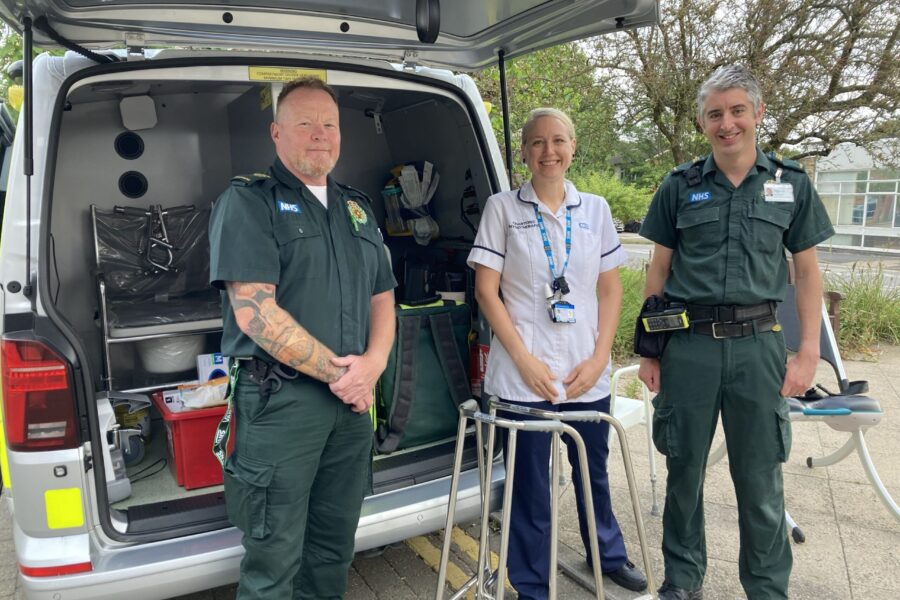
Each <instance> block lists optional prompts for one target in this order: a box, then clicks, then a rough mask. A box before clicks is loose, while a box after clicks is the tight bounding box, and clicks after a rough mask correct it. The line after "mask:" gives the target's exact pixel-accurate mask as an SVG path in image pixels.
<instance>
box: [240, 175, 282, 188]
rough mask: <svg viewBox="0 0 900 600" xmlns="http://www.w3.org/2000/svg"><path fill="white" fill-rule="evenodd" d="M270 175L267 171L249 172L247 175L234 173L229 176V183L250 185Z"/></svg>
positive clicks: (243, 185) (242, 185)
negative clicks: (232, 175)
mask: <svg viewBox="0 0 900 600" xmlns="http://www.w3.org/2000/svg"><path fill="white" fill-rule="evenodd" d="M271 178H272V176H271V175H269V174H268V173H250V174H248V175H235V176H234V177H232V178H231V184H232V185H237V186H241V187H247V186H251V185H253V184H254V183H259V182H261V181H268V180H269V179H271Z"/></svg>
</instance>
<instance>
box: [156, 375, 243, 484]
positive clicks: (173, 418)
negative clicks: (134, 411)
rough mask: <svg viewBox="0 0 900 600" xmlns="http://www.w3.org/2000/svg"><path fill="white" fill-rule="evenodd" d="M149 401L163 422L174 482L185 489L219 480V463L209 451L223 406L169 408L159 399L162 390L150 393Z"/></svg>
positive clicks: (214, 482) (220, 480)
mask: <svg viewBox="0 0 900 600" xmlns="http://www.w3.org/2000/svg"><path fill="white" fill-rule="evenodd" d="M152 398H153V403H154V404H155V405H156V408H157V409H159V412H160V413H162V417H163V420H164V421H165V423H166V438H167V440H168V446H169V468H170V469H172V474H173V475H175V480H176V481H177V482H178V485H180V486H183V487H184V489H186V490H193V489H196V488H202V487H209V486H211V485H219V484H221V483H222V465H220V464H219V461H218V460H216V457H215V455H214V454H213V451H212V443H213V436H214V435H215V433H216V427H217V426H218V425H219V421H221V420H222V415H224V414H225V406H224V405H223V406H215V407H213V408H199V409H188V410H184V411H181V412H172V411H171V410H169V407H168V406H166V404H165V403H164V402H163V400H162V392H155V393H154V394H153V395H152Z"/></svg>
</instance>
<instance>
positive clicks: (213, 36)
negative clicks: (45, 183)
mask: <svg viewBox="0 0 900 600" xmlns="http://www.w3.org/2000/svg"><path fill="white" fill-rule="evenodd" d="M228 4H229V3H222V2H220V1H213V0H193V1H184V0H25V1H24V2H23V1H22V0H0V18H2V19H3V20H4V21H6V22H7V23H9V24H10V26H12V27H13V28H14V29H16V30H17V31H20V32H21V29H22V26H21V21H22V19H23V18H24V17H25V16H30V17H32V18H33V19H37V18H38V17H46V19H47V21H48V23H49V24H50V25H51V26H52V27H53V28H54V29H55V30H56V31H57V32H58V33H59V34H60V35H62V37H64V38H66V39H67V40H70V41H72V42H75V43H77V44H80V45H83V46H88V47H122V46H127V47H151V46H156V47H159V46H164V47H173V46H174V47H203V48H210V47H213V48H234V49H237V48H255V49H260V48H266V49H275V48H279V49H291V50H294V51H296V50H298V49H302V50H304V51H305V50H309V51H313V52H317V53H325V54H331V55H342V56H357V57H359V56H364V57H370V58H371V57H375V58H382V59H386V60H389V61H392V62H413V63H421V64H427V65H430V66H440V67H447V68H451V69H455V70H463V71H466V70H475V69H481V68H484V67H487V66H490V65H492V64H494V63H495V62H496V60H497V52H498V50H503V52H504V55H505V56H506V57H507V58H513V57H515V56H518V55H521V54H525V53H528V52H531V51H533V50H538V49H540V48H544V47H547V46H552V45H555V44H559V43H563V42H568V41H572V40H576V39H582V38H585V37H590V36H594V35H599V34H603V33H607V32H610V31H615V30H617V29H628V28H633V27H641V26H645V25H652V24H655V23H656V22H657V3H656V0H449V1H448V0H445V1H444V2H443V3H441V2H440V0H415V1H414V0H383V1H381V2H372V1H371V0H365V1H363V2H360V1H359V0H327V1H326V0H299V1H298V0H264V1H254V0H245V1H244V2H241V3H240V4H236V3H235V4H234V5H233V6H228ZM435 7H437V13H438V14H439V19H438V21H439V35H438V36H437V38H436V40H435V41H434V42H433V43H427V42H422V41H420V38H422V37H423V35H424V38H425V39H428V36H429V33H430V34H431V35H433V34H434V31H435V25H437V21H435V20H434V19H433V15H434V14H435V12H434V11H435ZM23 9H24V12H23ZM429 10H430V12H429ZM429 14H430V15H432V18H429V17H427V16H426V15H429ZM417 20H418V23H419V28H418V29H417ZM35 43H36V44H37V45H39V46H41V47H44V48H50V47H58V45H57V44H56V43H55V42H54V41H53V40H51V39H50V37H48V36H47V35H46V34H45V33H43V32H41V31H38V30H37V29H36V30H35Z"/></svg>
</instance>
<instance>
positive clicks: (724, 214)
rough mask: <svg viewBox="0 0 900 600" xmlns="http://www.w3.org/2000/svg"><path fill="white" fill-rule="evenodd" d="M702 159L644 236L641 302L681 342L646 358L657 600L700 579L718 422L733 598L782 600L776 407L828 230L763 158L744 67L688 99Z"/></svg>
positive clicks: (797, 375) (783, 453)
mask: <svg viewBox="0 0 900 600" xmlns="http://www.w3.org/2000/svg"><path fill="white" fill-rule="evenodd" d="M697 108H698V116H697V118H698V123H699V125H700V127H701V129H702V130H703V133H704V134H705V135H706V137H707V139H708V140H709V142H710V145H711V146H712V154H711V155H709V156H707V157H704V158H701V159H699V160H697V161H694V162H691V163H688V164H685V165H681V166H680V167H678V168H677V169H675V170H674V171H673V172H672V173H670V174H669V175H668V176H667V177H666V179H665V180H664V181H663V183H662V185H661V186H660V187H659V190H658V191H657V192H656V195H655V196H654V198H653V202H652V204H651V206H650V211H649V212H648V214H647V218H646V219H645V220H644V224H643V226H642V227H641V235H643V236H644V237H646V238H648V239H650V240H652V241H654V242H655V243H656V246H655V250H654V253H653V259H652V261H651V263H650V269H649V271H648V274H647V286H646V289H645V293H646V295H647V296H650V295H659V296H662V295H663V294H665V296H666V298H667V299H670V300H677V301H681V302H685V303H687V305H688V316H689V319H690V321H691V326H690V328H689V329H684V330H680V331H676V332H675V333H674V334H673V335H672V337H671V339H670V340H669V343H668V345H667V346H666V348H665V351H664V353H663V355H662V358H661V359H654V358H643V359H641V366H640V371H639V376H640V378H641V380H642V381H643V382H644V383H645V384H647V386H648V387H649V388H650V389H651V390H652V391H657V392H659V394H658V395H657V396H656V398H655V399H654V405H655V407H656V412H655V415H654V419H653V434H654V442H655V443H656V446H657V448H658V449H659V451H660V452H662V453H663V454H665V455H666V457H667V458H666V464H667V466H668V472H669V475H668V481H667V486H666V507H665V514H664V516H663V543H662V550H663V555H664V558H665V565H666V577H665V581H664V583H663V585H662V587H661V588H660V590H659V593H660V595H659V598H660V600H699V599H701V598H702V597H703V592H702V586H703V577H704V575H705V572H706V540H705V536H704V522H703V479H704V476H705V471H706V462H707V456H708V453H709V449H710V444H711V443H712V438H713V434H714V433H715V428H716V423H717V421H718V419H719V415H720V414H721V417H722V424H723V427H724V430H725V438H726V443H727V448H728V457H729V467H730V469H731V478H732V481H733V482H734V488H735V493H736V496H737V502H738V515H739V521H738V522H739V526H740V533H741V549H740V557H739V570H740V579H741V584H742V585H743V587H744V590H745V592H746V594H747V597H748V598H749V599H750V600H762V599H775V598H778V599H784V598H787V597H788V595H787V588H788V579H789V576H790V571H791V563H792V558H791V549H790V545H789V541H788V532H787V528H786V523H785V517H784V486H783V481H782V473H781V463H782V462H784V461H785V460H786V459H787V456H788V453H789V452H790V444H791V430H790V421H789V413H788V407H787V402H786V401H785V400H784V396H792V395H797V394H802V393H803V392H804V391H805V390H806V389H807V388H808V387H809V386H810V385H811V383H812V379H813V375H814V373H815V369H816V363H817V361H818V359H819V327H820V315H821V303H822V281H821V276H820V273H819V267H818V263H817V260H816V250H815V246H816V244H818V243H820V242H822V241H824V240H826V239H828V238H829V237H830V236H831V235H832V234H833V233H834V230H833V228H832V226H831V222H830V221H829V218H828V215H827V214H826V212H825V209H824V207H823V206H822V203H821V201H820V200H819V197H818V195H817V194H816V192H815V190H814V189H813V187H812V184H811V182H810V180H809V178H808V177H807V176H806V174H805V173H804V172H803V170H802V168H801V167H800V165H798V164H797V163H795V162H792V161H787V160H782V159H781V158H779V157H777V156H775V155H772V154H769V155H766V154H763V153H762V152H761V151H760V150H759V149H758V148H757V146H756V128H757V126H758V125H759V124H760V123H761V121H762V117H763V111H764V106H763V103H762V98H761V94H760V88H759V83H758V82H757V80H756V78H755V77H754V76H753V74H752V73H750V71H748V70H747V69H746V68H744V67H740V66H736V65H730V66H725V67H721V68H719V69H718V70H716V71H715V72H714V73H713V74H712V75H711V76H710V77H709V79H707V80H706V82H704V83H703V85H702V86H701V87H700V91H699V93H698V95H697ZM785 248H787V249H788V250H789V251H790V252H791V253H792V255H793V262H794V283H795V284H796V289H797V310H798V313H799V318H800V329H801V344H800V349H799V352H798V354H797V355H796V356H795V357H793V358H792V359H791V360H790V361H787V363H786V362H785V359H786V352H785V346H784V338H783V337H782V333H781V327H780V326H779V325H778V323H777V321H776V320H775V302H777V301H780V300H782V299H783V298H784V293H785V286H786V284H787V274H788V271H787V262H786V259H785V253H784V249H785Z"/></svg>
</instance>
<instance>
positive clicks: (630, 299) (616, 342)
mask: <svg viewBox="0 0 900 600" xmlns="http://www.w3.org/2000/svg"><path fill="white" fill-rule="evenodd" d="M619 277H620V278H621V280H622V317H621V319H619V328H618V329H617V330H616V337H615V339H613V346H612V361H613V364H616V365H621V364H627V363H631V362H633V361H634V358H635V355H634V323H635V320H636V319H637V316H638V313H639V312H640V311H641V305H643V303H644V284H645V283H646V281H647V275H646V273H644V270H643V269H628V268H622V269H619ZM633 397H636V396H633Z"/></svg>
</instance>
